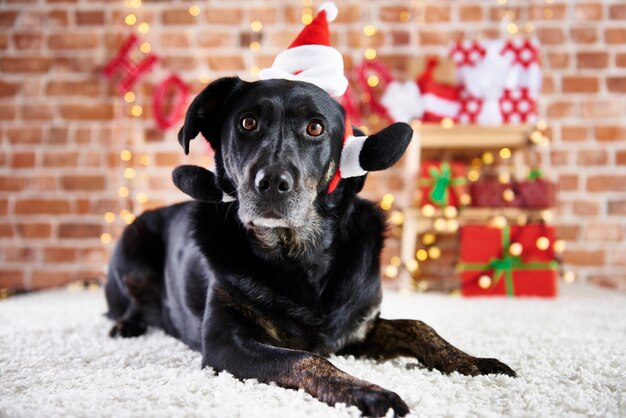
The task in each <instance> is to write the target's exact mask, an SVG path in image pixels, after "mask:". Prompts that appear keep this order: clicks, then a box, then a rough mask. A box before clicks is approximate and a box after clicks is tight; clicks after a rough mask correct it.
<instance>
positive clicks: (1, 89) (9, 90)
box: [0, 80, 20, 97]
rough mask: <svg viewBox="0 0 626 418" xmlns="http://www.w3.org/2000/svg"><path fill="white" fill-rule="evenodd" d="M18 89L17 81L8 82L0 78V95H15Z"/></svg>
mask: <svg viewBox="0 0 626 418" xmlns="http://www.w3.org/2000/svg"><path fill="white" fill-rule="evenodd" d="M19 90H20V85H19V83H8V82H6V81H3V80H0V97H12V96H15V95H16V94H17V93H18V91H19Z"/></svg>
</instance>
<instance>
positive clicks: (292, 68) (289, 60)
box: [259, 1, 348, 97]
mask: <svg viewBox="0 0 626 418" xmlns="http://www.w3.org/2000/svg"><path fill="white" fill-rule="evenodd" d="M337 13H338V10H337V6H336V5H335V3H333V2H330V1H327V2H324V3H322V4H321V5H320V6H319V8H318V11H317V15H316V16H315V18H314V19H313V21H312V22H311V23H310V24H309V25H307V26H305V27H304V28H303V29H302V31H301V32H300V34H299V35H298V36H297V37H296V39H295V40H294V41H293V42H292V43H291V45H289V47H288V48H287V49H286V50H284V51H282V52H281V53H280V54H278V55H277V56H276V59H274V63H273V64H272V66H271V67H270V68H264V69H263V70H261V72H260V73H259V77H260V78H261V79H262V80H268V79H272V78H281V79H287V80H298V81H306V82H308V83H312V84H315V85H316V86H318V87H320V88H321V89H323V90H325V91H326V92H327V93H328V94H329V95H331V96H333V97H338V96H342V95H343V94H344V93H345V91H346V88H347V87H348V79H347V78H346V77H345V75H344V72H343V57H342V56H341V53H340V52H339V51H337V50H336V49H335V48H333V47H331V46H330V35H329V32H328V22H332V21H333V20H335V18H336V17H337Z"/></svg>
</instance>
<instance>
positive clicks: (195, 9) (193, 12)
mask: <svg viewBox="0 0 626 418" xmlns="http://www.w3.org/2000/svg"><path fill="white" fill-rule="evenodd" d="M189 14H190V15H192V16H198V15H199V14H200V6H198V5H197V4H194V5H193V6H191V7H190V8H189Z"/></svg>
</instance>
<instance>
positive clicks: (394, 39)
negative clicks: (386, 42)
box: [391, 30, 411, 46]
mask: <svg viewBox="0 0 626 418" xmlns="http://www.w3.org/2000/svg"><path fill="white" fill-rule="evenodd" d="M391 43H392V44H393V45H396V46H402V45H409V44H410V43H411V33H410V32H409V31H405V30H392V31H391Z"/></svg>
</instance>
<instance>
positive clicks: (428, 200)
mask: <svg viewBox="0 0 626 418" xmlns="http://www.w3.org/2000/svg"><path fill="white" fill-rule="evenodd" d="M465 172H466V170H465V165H464V164H463V163H459V162H446V161H424V162H423V163H422V167H421V173H420V179H419V185H420V188H421V191H422V200H421V202H422V206H423V205H426V204H430V205H433V206H435V207H440V208H443V207H446V206H454V207H459V206H460V205H461V199H460V197H461V196H463V195H468V193H467V178H466V173H465ZM468 196H469V195H468Z"/></svg>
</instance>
